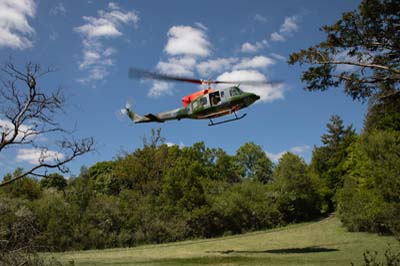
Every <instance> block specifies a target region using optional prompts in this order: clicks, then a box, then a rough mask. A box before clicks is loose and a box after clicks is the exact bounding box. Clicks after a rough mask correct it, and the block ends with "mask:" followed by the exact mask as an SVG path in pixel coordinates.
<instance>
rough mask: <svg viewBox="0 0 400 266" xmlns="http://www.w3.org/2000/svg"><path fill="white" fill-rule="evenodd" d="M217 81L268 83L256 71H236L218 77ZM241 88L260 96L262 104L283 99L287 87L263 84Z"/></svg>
mask: <svg viewBox="0 0 400 266" xmlns="http://www.w3.org/2000/svg"><path fill="white" fill-rule="evenodd" d="M217 80H221V81H233V82H235V81H237V82H238V83H240V81H259V82H267V78H266V77H265V75H264V74H262V73H261V72H259V71H256V70H235V71H232V72H225V73H223V74H222V75H220V76H218V78H217ZM240 87H241V88H242V89H243V90H245V91H249V92H252V93H255V94H257V95H259V96H260V100H261V102H272V101H275V100H278V99H283V98H284V95H283V92H284V90H285V86H284V84H282V83H278V84H268V83H267V84H261V85H245V84H243V85H240Z"/></svg>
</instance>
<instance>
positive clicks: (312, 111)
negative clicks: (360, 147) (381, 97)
mask: <svg viewBox="0 0 400 266" xmlns="http://www.w3.org/2000/svg"><path fill="white" fill-rule="evenodd" d="M357 5H358V1H347V0H342V1H329V2H328V1H318V0H315V1H314V0H313V1H299V0H292V1H288V0H284V1H279V2H277V1H261V0H260V1H233V0H226V1H225V0H220V1H210V0H203V1H184V0H171V1H152V0H147V1H140V0H137V1H113V2H108V1H94V0H90V1H54V0H41V1H39V0H36V1H35V0H0V10H1V11H0V14H1V15H0V26H1V27H0V28H1V30H0V58H1V59H2V60H1V61H3V62H2V63H4V62H6V61H7V60H8V59H9V58H10V56H11V57H12V60H13V61H14V63H15V64H17V65H20V66H22V65H23V63H24V62H26V61H33V62H36V63H40V64H41V65H42V66H44V67H48V66H50V67H53V68H55V69H57V71H56V72H54V73H51V74H49V75H47V76H45V77H43V78H42V79H41V80H39V84H40V86H41V87H42V88H55V87H57V86H62V87H63V88H64V90H65V94H66V96H67V98H68V101H67V105H66V108H65V114H60V116H59V117H58V121H60V122H61V124H62V125H63V126H64V127H65V128H67V129H73V128H75V132H74V135H75V136H77V137H85V136H93V137H94V138H95V140H96V148H97V150H96V152H94V153H91V154H88V155H85V156H84V157H80V158H79V159H77V160H76V161H74V162H73V163H71V164H70V165H69V166H70V167H71V170H72V174H75V175H76V174H78V173H79V168H80V167H81V166H82V165H86V166H90V165H92V164H94V163H95V162H98V161H103V160H110V159H113V158H115V156H117V155H118V154H120V153H121V152H122V151H128V152H129V151H133V150H135V149H137V148H140V147H142V145H143V143H142V138H143V136H145V135H147V136H149V135H150V131H151V129H152V128H158V127H161V128H162V135H163V136H164V137H165V138H166V141H167V142H168V143H170V144H177V145H184V146H189V145H192V144H193V143H195V142H198V141H204V142H205V143H206V145H207V146H209V147H220V148H222V149H224V150H226V151H227V152H228V153H230V154H234V153H235V151H236V150H237V149H238V148H239V147H240V146H241V145H243V144H244V143H245V142H248V141H253V142H255V143H257V144H259V145H261V146H262V148H263V149H264V150H265V152H266V153H267V155H268V156H270V158H271V159H273V160H274V161H276V160H277V159H278V158H279V156H280V155H281V154H282V153H284V152H285V151H292V152H294V153H296V154H299V155H300V156H302V157H303V158H304V159H305V160H306V161H310V158H311V153H312V148H313V146H314V145H317V146H318V145H320V144H321V142H320V136H321V135H322V134H323V133H325V132H326V123H327V122H328V120H329V118H330V116H331V115H332V114H338V115H340V116H341V117H342V118H343V120H344V122H345V124H346V125H347V124H353V125H354V127H355V128H356V129H357V130H358V131H360V130H361V128H362V123H363V119H364V113H365V110H366V108H367V106H366V105H365V104H364V105H362V104H361V103H359V102H353V101H352V100H351V99H350V98H349V97H348V96H346V95H344V94H343V92H342V89H331V90H329V91H326V92H313V93H312V92H307V91H304V90H303V87H304V85H303V84H302V83H301V81H300V75H301V70H302V69H301V68H300V67H299V66H289V65H287V63H286V60H287V57H288V55H289V54H290V53H292V52H294V51H298V50H299V49H301V48H307V47H309V46H310V45H313V44H316V43H318V42H320V41H322V40H323V38H324V35H323V33H322V32H321V31H320V30H319V28H320V27H321V26H323V25H327V24H332V23H334V22H335V21H336V20H337V19H339V18H340V17H341V14H342V13H343V12H346V11H350V10H353V9H355V8H356V7H357ZM129 67H137V68H142V69H147V70H151V71H160V72H163V73H168V74H173V75H184V76H189V77H195V78H203V79H205V78H212V79H217V78H221V79H224V80H227V79H230V80H232V81H235V79H246V80H248V79H261V80H281V81H283V84H279V85H268V86H263V87H247V88H246V87H244V86H242V89H244V90H246V89H247V90H250V91H253V92H256V93H258V94H260V95H261V101H259V102H258V103H256V104H254V105H253V106H251V107H250V108H248V109H246V110H243V111H241V112H242V113H243V112H246V113H248V115H247V117H246V118H245V119H243V120H241V121H238V122H234V123H228V124H223V125H220V126H215V127H208V126H207V124H208V121H207V120H197V121H196V120H182V121H179V122H178V121H171V122H166V123H164V124H151V123H150V124H138V125H133V124H132V123H131V122H130V120H128V119H127V118H121V117H118V116H117V115H116V113H118V110H119V109H120V108H121V107H123V106H124V105H125V103H126V102H127V101H128V100H129V101H133V108H134V109H135V111H136V112H138V113H139V114H145V113H149V112H153V113H157V112H160V111H165V110H170V109H174V108H177V107H179V106H180V105H181V98H182V97H183V96H185V95H187V94H190V93H191V92H193V91H196V90H198V89H199V87H198V86H196V85H191V84H180V83H179V84H178V83H175V84H164V83H160V82H149V81H147V82H143V81H138V80H131V79H128V69H129ZM132 99H133V100H132ZM1 123H3V124H4V123H5V122H4V117H0V125H1ZM42 141H48V142H49V143H50V142H52V141H54V140H53V139H52V137H51V136H49V137H47V138H45V139H44V140H42ZM49 145H50V144H49ZM23 148H24V150H21V147H15V148H12V149H8V150H6V151H5V152H2V154H0V176H3V175H4V174H5V173H7V172H10V171H13V170H14V169H15V168H16V167H17V166H21V167H25V168H28V167H29V166H32V164H33V163H34V160H35V156H36V154H35V152H34V151H33V150H32V149H31V150H29V149H30V147H23Z"/></svg>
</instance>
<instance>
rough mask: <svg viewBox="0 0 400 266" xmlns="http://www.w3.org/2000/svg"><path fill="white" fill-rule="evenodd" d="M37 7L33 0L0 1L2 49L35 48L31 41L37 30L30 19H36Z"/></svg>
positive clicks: (0, 44)
mask: <svg viewBox="0 0 400 266" xmlns="http://www.w3.org/2000/svg"><path fill="white" fill-rule="evenodd" d="M35 13H36V5H35V2H34V1H33V0H19V1H16V0H2V1H0V47H10V48H13V49H21V50H22V49H26V48H30V47H32V46H33V43H32V41H31V40H30V39H29V37H31V36H32V35H33V34H34V33H35V30H34V29H33V28H32V27H31V26H30V25H29V23H28V18H29V17H31V18H33V17H35Z"/></svg>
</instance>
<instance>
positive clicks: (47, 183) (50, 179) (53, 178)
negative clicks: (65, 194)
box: [40, 173, 67, 191]
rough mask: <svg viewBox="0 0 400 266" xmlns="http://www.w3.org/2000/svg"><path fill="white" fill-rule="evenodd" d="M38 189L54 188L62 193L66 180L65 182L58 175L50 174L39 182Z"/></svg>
mask: <svg viewBox="0 0 400 266" xmlns="http://www.w3.org/2000/svg"><path fill="white" fill-rule="evenodd" d="M40 187H42V188H55V189H57V190H60V191H64V189H65V188H66V187H67V180H65V178H64V177H63V176H62V175H60V174H58V173H52V174H49V175H46V176H44V177H43V178H42V179H41V180H40Z"/></svg>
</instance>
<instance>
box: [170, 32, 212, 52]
mask: <svg viewBox="0 0 400 266" xmlns="http://www.w3.org/2000/svg"><path fill="white" fill-rule="evenodd" d="M167 36H168V42H167V45H166V46H165V48H164V50H165V52H166V53H167V54H169V55H173V56H176V55H192V56H208V55H210V53H211V51H210V46H211V45H210V43H209V41H208V40H207V35H206V34H205V31H204V29H202V28H193V27H190V26H173V27H171V28H170V29H169V31H168V34H167Z"/></svg>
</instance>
